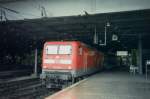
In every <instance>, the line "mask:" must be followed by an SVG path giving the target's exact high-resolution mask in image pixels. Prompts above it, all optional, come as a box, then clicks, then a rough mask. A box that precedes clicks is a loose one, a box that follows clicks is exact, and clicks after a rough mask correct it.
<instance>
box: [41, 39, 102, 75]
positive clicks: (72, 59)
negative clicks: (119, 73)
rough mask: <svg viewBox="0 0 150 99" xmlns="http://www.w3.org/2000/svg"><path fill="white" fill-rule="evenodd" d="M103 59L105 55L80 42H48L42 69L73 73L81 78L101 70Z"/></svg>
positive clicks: (45, 46) (45, 45)
mask: <svg viewBox="0 0 150 99" xmlns="http://www.w3.org/2000/svg"><path fill="white" fill-rule="evenodd" d="M103 59H104V57H103V53H101V52H99V51H97V50H96V49H93V48H91V47H89V46H87V45H86V44H84V43H81V42H79V41H56V42H46V43H45V44H44V50H43V59H42V69H43V70H55V71H57V72H61V71H62V70H67V71H68V72H71V71H73V73H74V74H73V75H74V77H79V76H83V75H87V74H91V73H94V72H96V71H98V70H100V69H101V68H102V63H103Z"/></svg>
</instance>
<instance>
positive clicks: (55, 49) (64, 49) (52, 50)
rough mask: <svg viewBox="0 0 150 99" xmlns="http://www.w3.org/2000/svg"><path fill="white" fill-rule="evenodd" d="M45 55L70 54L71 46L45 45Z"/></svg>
mask: <svg viewBox="0 0 150 99" xmlns="http://www.w3.org/2000/svg"><path fill="white" fill-rule="evenodd" d="M45 50H46V54H71V52H72V47H71V45H47V46H46V49H45Z"/></svg>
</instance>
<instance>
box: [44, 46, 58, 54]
mask: <svg viewBox="0 0 150 99" xmlns="http://www.w3.org/2000/svg"><path fill="white" fill-rule="evenodd" d="M45 50H46V54H57V53H58V45H47V46H46V48H45Z"/></svg>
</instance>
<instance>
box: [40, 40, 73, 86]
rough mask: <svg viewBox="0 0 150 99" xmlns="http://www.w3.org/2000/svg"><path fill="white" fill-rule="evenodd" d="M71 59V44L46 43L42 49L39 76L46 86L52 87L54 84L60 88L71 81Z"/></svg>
mask: <svg viewBox="0 0 150 99" xmlns="http://www.w3.org/2000/svg"><path fill="white" fill-rule="evenodd" d="M73 58H74V57H73V46H72V43H71V42H46V43H45V45H44V49H43V58H42V74H41V78H42V79H43V80H44V81H45V83H46V85H49V86H50V87H52V84H54V83H55V86H61V85H62V84H64V83H65V82H68V81H70V80H72V75H73V69H74V64H73V60H74V59H73ZM57 84H58V85H57Z"/></svg>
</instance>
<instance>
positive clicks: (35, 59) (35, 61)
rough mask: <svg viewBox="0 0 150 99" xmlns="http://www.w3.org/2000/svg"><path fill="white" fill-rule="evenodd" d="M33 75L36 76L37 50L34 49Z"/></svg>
mask: <svg viewBox="0 0 150 99" xmlns="http://www.w3.org/2000/svg"><path fill="white" fill-rule="evenodd" d="M34 75H35V76H37V48H36V49H35V58H34Z"/></svg>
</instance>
